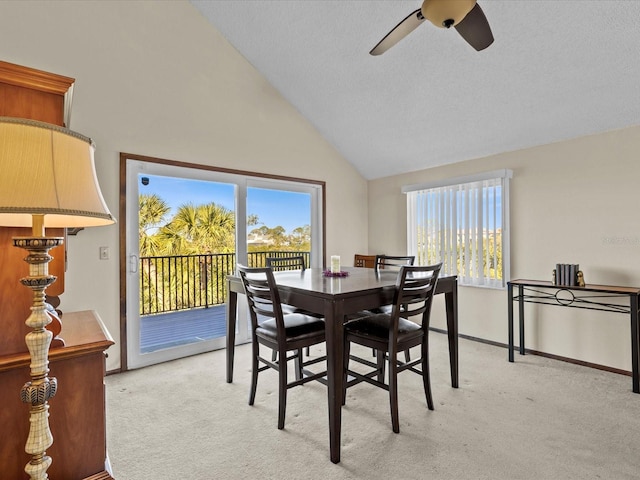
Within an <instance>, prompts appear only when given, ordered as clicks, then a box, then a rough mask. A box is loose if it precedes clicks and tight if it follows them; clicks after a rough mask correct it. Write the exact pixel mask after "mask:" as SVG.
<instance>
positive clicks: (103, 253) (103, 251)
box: [100, 247, 109, 260]
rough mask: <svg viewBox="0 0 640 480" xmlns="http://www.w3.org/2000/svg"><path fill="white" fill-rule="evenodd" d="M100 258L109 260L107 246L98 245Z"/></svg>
mask: <svg viewBox="0 0 640 480" xmlns="http://www.w3.org/2000/svg"><path fill="white" fill-rule="evenodd" d="M100 260H109V247H100Z"/></svg>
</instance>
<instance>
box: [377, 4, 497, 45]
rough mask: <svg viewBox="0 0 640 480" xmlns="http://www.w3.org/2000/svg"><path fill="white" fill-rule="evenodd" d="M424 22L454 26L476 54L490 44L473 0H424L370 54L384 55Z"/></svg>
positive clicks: (485, 24)
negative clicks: (420, 5) (419, 6)
mask: <svg viewBox="0 0 640 480" xmlns="http://www.w3.org/2000/svg"><path fill="white" fill-rule="evenodd" d="M425 20H429V21H430V22H431V23H433V24H434V25H435V26H436V27H440V28H451V27H454V28H455V29H456V30H457V31H458V33H459V34H460V36H461V37H462V38H464V39H465V40H466V41H467V43H468V44H469V45H471V46H472V47H473V48H475V49H476V50H478V51H480V50H484V49H485V48H487V47H488V46H489V45H491V44H492V43H493V34H492V33H491V27H489V22H487V17H485V15H484V12H483V11H482V9H481V8H480V5H478V4H477V3H476V0H424V2H423V3H422V7H421V8H419V9H418V10H416V11H415V12H412V13H411V14H410V15H409V16H408V17H406V18H405V19H404V20H402V21H401V22H400V23H399V24H398V25H396V27H395V28H394V29H393V30H391V31H390V32H389V33H387V35H386V36H385V37H384V38H383V39H382V40H380V42H379V43H378V44H377V45H376V46H375V47H373V49H372V50H371V51H370V52H369V53H370V54H371V55H381V54H383V53H384V52H386V51H387V50H389V49H390V48H391V47H393V46H394V45H395V44H396V43H398V42H399V41H400V40H402V39H403V38H404V37H406V36H407V35H409V34H410V33H411V32H413V31H414V30H415V29H416V28H417V27H418V26H419V25H420V24H421V23H422V22H424V21H425Z"/></svg>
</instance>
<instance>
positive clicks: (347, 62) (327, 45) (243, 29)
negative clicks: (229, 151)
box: [191, 0, 640, 179]
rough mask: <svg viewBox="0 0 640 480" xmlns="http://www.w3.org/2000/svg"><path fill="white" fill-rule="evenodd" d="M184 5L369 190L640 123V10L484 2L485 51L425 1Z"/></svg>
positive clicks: (552, 0)
mask: <svg viewBox="0 0 640 480" xmlns="http://www.w3.org/2000/svg"><path fill="white" fill-rule="evenodd" d="M191 3H192V4H193V5H194V6H195V7H196V8H197V9H199V10H200V11H201V12H202V14H203V15H204V16H205V17H206V18H207V19H208V20H209V21H210V22H211V24H212V25H213V26H214V27H215V28H216V29H218V30H219V31H220V32H221V33H222V34H223V35H224V36H225V37H226V38H227V39H228V41H229V42H230V43H231V44H232V45H233V46H234V47H235V48H236V49H237V50H238V51H239V52H240V53H241V54H242V55H243V56H244V57H245V58H246V59H247V60H248V61H249V62H250V63H251V64H252V65H253V66H254V67H255V68H256V69H257V70H258V71H260V72H261V73H262V75H264V77H265V78H266V79H267V80H268V81H269V82H270V83H271V84H272V85H273V86H274V87H275V88H276V89H278V91H279V92H280V93H281V94H282V95H283V97H284V98H286V99H287V100H288V101H289V102H290V103H291V104H292V105H294V106H295V108H297V110H298V111H299V112H300V113H301V114H302V115H303V116H304V117H305V118H306V119H308V121H309V122H311V123H312V124H313V125H314V126H315V127H316V128H317V130H318V131H319V132H320V133H321V134H322V135H323V137H324V138H326V140H327V141H328V142H329V143H331V144H332V145H333V146H334V147H335V148H336V149H337V150H338V151H339V152H340V153H341V154H342V155H343V156H344V157H345V158H346V159H347V160H348V161H349V162H351V163H352V164H353V165H354V166H355V168H356V169H357V170H358V171H359V172H360V173H361V174H362V175H363V176H364V177H365V178H367V179H374V178H380V177H384V176H388V175H395V174H398V173H405V172H410V171H415V170H421V169H424V168H429V167H433V166H438V165H444V164H448V163H455V162H460V161H464V160H469V159H474V158H479V157H483V156H487V155H491V154H496V153H500V152H505V151H513V150H518V149H522V148H527V147H531V146H535V145H542V144H547V143H553V142H557V141H561V140H566V139H570V138H575V137H580V136H584V135H590V134H594V133H598V132H602V131H607V130H614V129H618V128H623V127H627V126H631V125H640V53H639V52H640V1H636V0H626V1H625V0H480V1H479V2H478V3H479V4H480V5H481V7H482V9H483V11H484V13H485V15H486V17H487V19H488V21H489V24H490V25H491V29H492V31H493V35H494V37H495V42H494V43H493V45H491V46H490V47H489V48H487V49H486V50H483V51H481V52H477V51H475V50H474V49H473V48H471V47H470V46H469V45H468V44H467V43H466V42H465V41H464V40H463V39H462V38H461V37H460V35H458V33H457V32H456V31H455V30H454V29H450V30H446V29H441V28H436V27H435V26H433V25H431V24H430V23H429V22H424V23H423V24H422V25H420V26H419V27H418V28H417V29H416V30H415V31H414V32H412V33H411V34H410V35H409V36H407V37H406V38H405V39H403V40H402V41H400V42H399V43H398V44H397V45H396V46H394V47H393V48H391V49H390V50H389V51H387V52H386V53H385V54H384V55H380V56H371V55H369V53H368V52H369V50H371V48H373V46H375V45H376V44H377V43H378V41H379V40H380V39H381V38H382V37H383V36H384V35H385V34H386V33H387V32H389V31H390V30H391V29H392V28H393V27H394V26H395V25H396V24H397V23H398V22H400V21H401V20H402V19H403V18H404V17H406V16H407V15H408V14H409V13H410V12H412V11H414V10H416V9H418V8H420V4H421V1H420V0H415V1H414V0H400V1H397V0H394V1H386V0H384V1H382V0H297V1H296V0H258V1H249V0H243V1H208V0H191Z"/></svg>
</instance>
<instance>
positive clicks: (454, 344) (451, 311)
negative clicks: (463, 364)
mask: <svg viewBox="0 0 640 480" xmlns="http://www.w3.org/2000/svg"><path fill="white" fill-rule="evenodd" d="M444 299H445V304H446V310H447V336H448V338H449V366H450V368H451V386H452V387H453V388H458V282H457V281H456V282H455V283H454V285H453V288H452V290H451V291H450V292H446V293H445V294H444Z"/></svg>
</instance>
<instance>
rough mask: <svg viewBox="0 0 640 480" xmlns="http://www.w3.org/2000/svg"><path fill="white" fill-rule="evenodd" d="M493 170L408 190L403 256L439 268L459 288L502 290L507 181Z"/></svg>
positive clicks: (506, 255) (506, 238) (505, 174)
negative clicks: (456, 277)
mask: <svg viewBox="0 0 640 480" xmlns="http://www.w3.org/2000/svg"><path fill="white" fill-rule="evenodd" d="M511 176H512V172H511V170H498V171H493V172H487V173H485V174H480V175H473V176H469V177H459V178H453V179H450V180H448V181H442V182H434V183H429V184H420V185H408V186H405V187H403V188H402V191H403V193H406V194H407V250H408V253H409V255H415V256H416V264H419V265H428V264H432V263H437V262H442V263H443V265H442V271H443V273H447V274H452V275H458V281H459V283H460V284H461V285H471V286H484V287H492V288H504V287H505V285H506V282H507V280H508V279H509V179H510V178H511Z"/></svg>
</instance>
